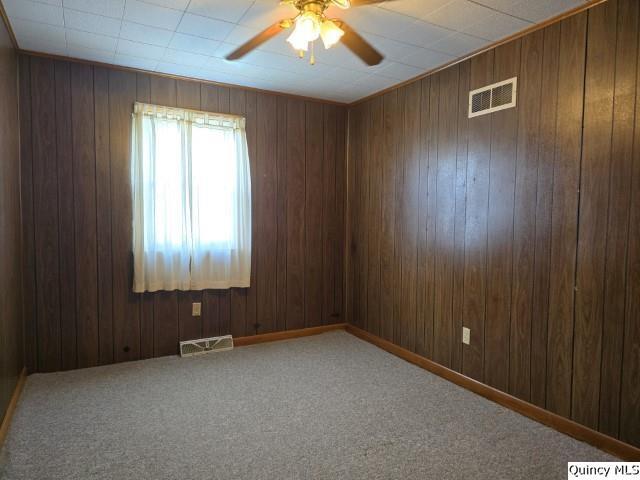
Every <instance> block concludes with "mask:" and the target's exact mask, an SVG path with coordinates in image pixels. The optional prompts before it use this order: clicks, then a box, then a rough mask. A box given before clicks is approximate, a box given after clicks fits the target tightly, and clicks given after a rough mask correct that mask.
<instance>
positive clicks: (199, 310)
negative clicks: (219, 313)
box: [191, 302, 202, 317]
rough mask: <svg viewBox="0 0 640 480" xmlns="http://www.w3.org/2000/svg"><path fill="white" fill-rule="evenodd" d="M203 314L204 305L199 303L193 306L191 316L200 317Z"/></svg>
mask: <svg viewBox="0 0 640 480" xmlns="http://www.w3.org/2000/svg"><path fill="white" fill-rule="evenodd" d="M201 314H202V304H201V303H199V302H196V303H192V304H191V315H192V316H194V317H199V316H200V315H201Z"/></svg>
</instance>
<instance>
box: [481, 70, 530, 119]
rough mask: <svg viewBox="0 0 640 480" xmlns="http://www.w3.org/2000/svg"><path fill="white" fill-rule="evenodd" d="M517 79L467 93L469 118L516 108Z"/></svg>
mask: <svg viewBox="0 0 640 480" xmlns="http://www.w3.org/2000/svg"><path fill="white" fill-rule="evenodd" d="M517 87H518V77H513V78H510V79H509V80H504V81H502V82H498V83H494V84H493V85H488V86H486V87H482V88H477V89H476V90H471V91H470V92H469V118H473V117H478V116H480V115H486V114H487V113H493V112H497V111H499V110H505V109H507V108H512V107H515V106H516V93H517Z"/></svg>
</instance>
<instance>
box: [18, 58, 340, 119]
mask: <svg viewBox="0 0 640 480" xmlns="http://www.w3.org/2000/svg"><path fill="white" fill-rule="evenodd" d="M16 48H17V47H16ZM18 53H20V54H23V55H29V56H31V57H41V58H50V59H52V60H60V61H63V62H74V63H80V64H83V65H91V66H93V67H102V68H108V69H110V70H120V71H123V72H131V73H142V74H145V75H154V76H157V77H164V78H171V79H173V80H187V81H189V82H198V83H203V84H205V85H215V86H217V87H225V88H233V89H236V90H237V89H240V90H247V91H250V92H256V93H265V94H268V95H276V96H279V97H285V98H293V99H296V100H303V101H307V102H316V103H322V104H327V105H336V106H338V107H348V106H349V104H348V103H344V102H336V101H334V100H325V99H322V98H314V97H305V96H303V95H294V94H292V93H285V92H276V91H274V90H263V89H261V88H254V87H244V86H242V85H234V84H232V83H221V82H214V81H213V80H205V79H203V78H196V77H184V76H182V75H173V74H171V73H162V72H152V71H151V70H144V69H142V68H134V67H125V66H123V65H114V64H112V63H102V62H95V61H93V60H83V59H81V58H74V57H66V56H64V55H54V54H51V53H41V52H34V51H32V50H23V49H20V48H18Z"/></svg>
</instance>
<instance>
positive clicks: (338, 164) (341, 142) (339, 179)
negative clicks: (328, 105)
mask: <svg viewBox="0 0 640 480" xmlns="http://www.w3.org/2000/svg"><path fill="white" fill-rule="evenodd" d="M336 114H337V115H336V150H335V178H336V185H335V191H336V193H335V200H336V203H335V215H334V216H332V217H331V219H332V220H333V222H334V223H335V225H336V236H335V239H334V242H333V251H334V254H335V284H334V293H333V298H334V304H333V312H332V314H331V318H332V323H341V322H345V321H346V316H345V315H344V309H345V305H344V303H345V299H344V291H345V249H344V245H345V239H346V235H347V231H346V216H345V210H346V196H347V135H346V133H347V112H346V109H345V108H337V109H336ZM326 127H327V125H325V128H326ZM325 218H326V216H325Z"/></svg>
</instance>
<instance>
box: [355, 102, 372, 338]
mask: <svg viewBox="0 0 640 480" xmlns="http://www.w3.org/2000/svg"><path fill="white" fill-rule="evenodd" d="M368 118H369V105H362V106H361V107H360V111H359V116H358V117H357V120H356V121H357V122H358V127H359V132H360V139H361V142H360V143H359V148H358V157H357V158H358V162H357V163H356V172H355V175H357V178H359V179H361V181H360V182H359V184H360V189H359V191H358V200H357V202H358V217H357V222H358V230H357V233H358V235H357V245H358V246H357V249H356V250H357V258H358V263H357V264H356V265H357V267H355V268H356V272H355V273H356V279H357V282H356V285H357V290H356V299H357V305H358V308H357V309H356V310H355V311H356V312H357V319H358V322H359V325H361V326H362V327H363V328H366V326H367V323H368V314H369V305H368V303H367V282H368V279H369V260H368V259H369V230H368V227H369V224H370V217H369V183H370V170H371V169H370V165H369V152H370V151H371V145H370V143H369V139H370V132H369V127H370V123H369V122H368V121H367V119H368Z"/></svg>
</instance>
